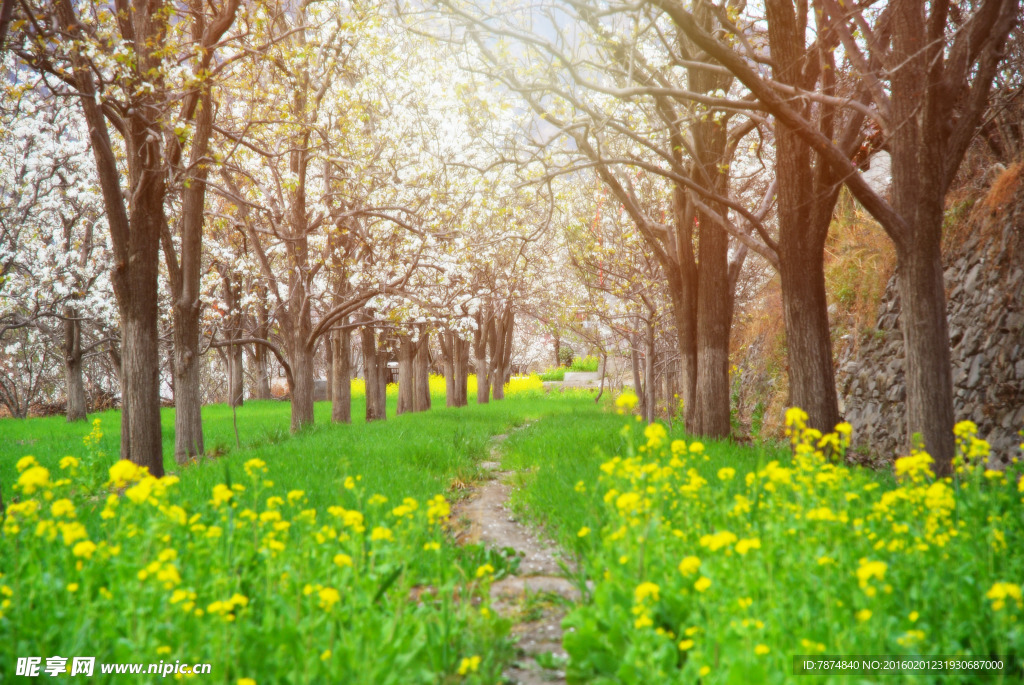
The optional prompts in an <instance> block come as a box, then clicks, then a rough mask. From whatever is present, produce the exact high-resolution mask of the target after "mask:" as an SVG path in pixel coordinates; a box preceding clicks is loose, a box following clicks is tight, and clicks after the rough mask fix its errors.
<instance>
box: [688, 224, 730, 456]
mask: <svg viewBox="0 0 1024 685" xmlns="http://www.w3.org/2000/svg"><path fill="white" fill-rule="evenodd" d="M699 234H700V263H699V265H698V267H697V278H698V286H697V392H696V404H697V423H696V425H695V426H694V427H692V428H691V427H690V426H689V425H688V426H687V428H689V429H690V430H692V431H693V432H695V433H697V434H699V435H706V436H709V437H713V438H724V437H727V436H728V435H729V431H730V423H729V331H730V329H731V327H732V289H731V285H730V282H729V236H728V234H727V233H726V232H725V230H724V229H723V228H721V227H720V226H715V225H713V224H712V220H711V219H710V218H709V217H706V216H701V217H700V227H699Z"/></svg>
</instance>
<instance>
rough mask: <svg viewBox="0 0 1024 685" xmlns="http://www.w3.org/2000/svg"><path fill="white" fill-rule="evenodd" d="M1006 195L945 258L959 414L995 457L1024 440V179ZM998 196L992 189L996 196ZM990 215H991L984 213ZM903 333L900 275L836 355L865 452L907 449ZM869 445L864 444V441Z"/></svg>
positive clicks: (844, 404)
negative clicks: (867, 326)
mask: <svg viewBox="0 0 1024 685" xmlns="http://www.w3.org/2000/svg"><path fill="white" fill-rule="evenodd" d="M1021 186H1022V184H1020V183H1017V184H1016V186H1015V190H1016V192H1015V193H1014V194H1013V195H1011V197H1010V198H1009V199H1008V201H1007V202H1005V203H1000V204H998V205H996V206H987V205H985V203H982V206H980V207H979V208H977V209H976V210H975V212H974V216H973V220H972V222H971V224H969V227H968V230H969V231H970V234H969V237H968V238H967V239H966V240H965V241H963V243H962V245H961V246H960V247H958V248H956V249H954V250H952V251H951V253H950V254H949V256H948V257H947V260H946V270H945V274H944V276H945V282H946V295H947V315H948V317H949V332H950V342H951V344H952V356H953V383H954V393H955V400H954V402H955V412H956V414H955V416H956V420H957V421H962V420H965V419H970V420H971V421H974V422H975V423H976V424H978V434H979V436H980V437H982V438H984V439H985V440H987V441H988V442H989V444H990V445H991V446H992V451H993V462H995V463H1000V462H1002V463H1005V462H1006V461H1008V460H1009V459H1010V458H1012V457H1014V456H1021V451H1020V448H1019V444H1020V443H1021V442H1022V441H1024V438H1021V437H1020V436H1019V435H1018V431H1019V430H1021V429H1022V428H1024V187H1021ZM990 200H991V196H990ZM979 214H984V216H979ZM903 369H904V354H903V335H902V333H901V329H900V304H899V295H898V292H897V287H896V283H895V277H893V279H891V280H890V281H889V284H888V287H887V289H886V293H885V297H884V298H883V300H882V303H881V305H880V306H879V312H878V321H877V324H876V326H875V329H874V330H873V331H870V332H868V333H866V334H864V335H862V336H861V338H860V339H859V340H852V339H849V338H848V339H847V340H846V341H843V343H842V346H841V348H840V349H839V355H838V371H837V379H836V380H837V386H838V391H839V402H840V411H841V412H842V413H843V414H844V415H845V417H846V420H847V421H849V422H850V423H851V424H852V425H853V427H854V442H855V443H856V444H857V445H859V446H860V447H861V449H860V452H861V453H862V454H864V453H870V454H871V455H873V456H874V457H875V458H881V459H886V458H888V459H892V458H894V457H895V456H898V455H899V454H902V453H903V451H904V449H903V444H904V436H905V434H906V419H905V417H904V402H905V400H906V387H905V385H904V380H903V373H904V372H903ZM865 448H866V449H865Z"/></svg>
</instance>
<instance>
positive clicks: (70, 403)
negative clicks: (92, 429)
mask: <svg viewBox="0 0 1024 685" xmlns="http://www.w3.org/2000/svg"><path fill="white" fill-rule="evenodd" d="M64 316H65V319H64V379H65V385H66V386H67V406H66V407H65V409H66V414H67V421H68V423H72V422H74V421H85V420H86V418H87V417H86V412H87V407H86V404H87V402H86V397H85V378H84V377H83V374H82V322H81V321H79V320H78V318H77V316H78V313H77V312H76V311H75V309H74V307H68V308H66V309H65V310H64Z"/></svg>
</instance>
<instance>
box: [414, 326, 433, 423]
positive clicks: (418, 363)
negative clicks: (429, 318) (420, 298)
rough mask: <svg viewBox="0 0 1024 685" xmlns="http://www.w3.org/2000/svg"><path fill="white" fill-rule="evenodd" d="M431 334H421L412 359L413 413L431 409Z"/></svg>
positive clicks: (422, 332) (423, 332)
mask: <svg viewBox="0 0 1024 685" xmlns="http://www.w3.org/2000/svg"><path fill="white" fill-rule="evenodd" d="M429 345H430V333H429V332H428V331H426V330H423V331H421V332H420V339H419V341H417V343H416V346H415V354H414V355H413V359H412V375H413V379H414V384H413V386H414V388H415V390H414V392H413V411H428V410H429V409H430V347H429Z"/></svg>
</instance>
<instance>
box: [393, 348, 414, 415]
mask: <svg viewBox="0 0 1024 685" xmlns="http://www.w3.org/2000/svg"><path fill="white" fill-rule="evenodd" d="M415 348H416V346H415V344H413V342H412V338H411V337H410V336H408V335H400V336H398V409H397V413H398V414H399V415H402V414H407V413H409V412H411V411H415V405H416V378H415V376H414V375H413V368H412V367H413V357H414V356H415V354H416V350H415Z"/></svg>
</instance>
